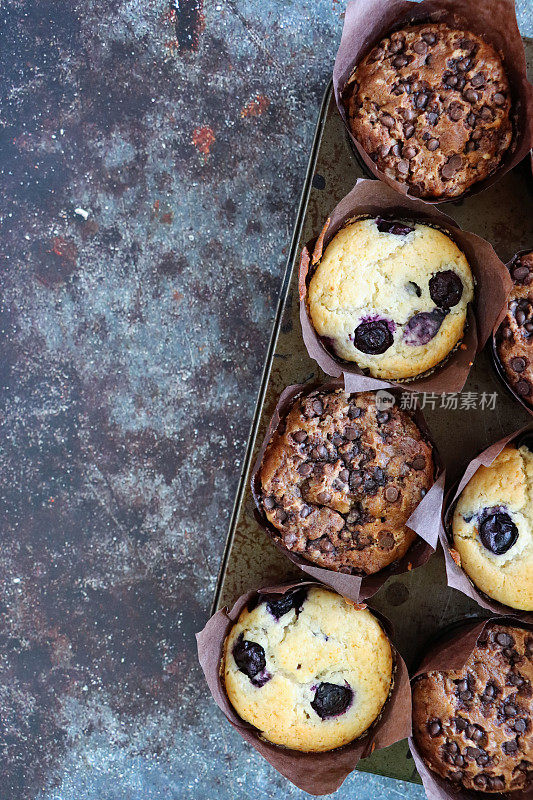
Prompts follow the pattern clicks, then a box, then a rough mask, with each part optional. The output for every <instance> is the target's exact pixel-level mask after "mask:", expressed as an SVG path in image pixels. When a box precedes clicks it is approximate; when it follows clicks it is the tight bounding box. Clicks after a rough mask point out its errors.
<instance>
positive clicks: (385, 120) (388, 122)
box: [380, 114, 394, 128]
mask: <svg viewBox="0 0 533 800" xmlns="http://www.w3.org/2000/svg"><path fill="white" fill-rule="evenodd" d="M380 121H381V124H382V125H384V126H385V127H386V128H394V118H393V117H391V115H390V114H383V116H382V117H381V120H380Z"/></svg>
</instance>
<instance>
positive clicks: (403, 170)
mask: <svg viewBox="0 0 533 800" xmlns="http://www.w3.org/2000/svg"><path fill="white" fill-rule="evenodd" d="M396 168H397V170H398V172H399V173H400V175H407V174H408V173H409V162H408V161H404V160H403V159H402V160H401V161H398V164H397V166H396Z"/></svg>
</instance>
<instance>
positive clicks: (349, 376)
mask: <svg viewBox="0 0 533 800" xmlns="http://www.w3.org/2000/svg"><path fill="white" fill-rule="evenodd" d="M365 216H366V217H377V216H383V217H385V218H395V219H410V220H414V221H417V222H422V223H428V224H430V225H433V226H435V227H438V228H440V229H441V230H443V231H444V232H445V233H446V234H447V235H449V236H450V238H451V239H453V241H454V242H455V243H456V244H457V246H458V247H459V248H460V249H461V250H462V251H463V252H464V254H465V256H466V259H467V261H468V263H469V264H470V269H471V270H472V274H473V275H474V277H475V281H476V287H475V298H474V303H473V308H469V311H468V317H467V325H466V331H465V335H464V337H463V340H462V343H461V345H460V346H459V347H458V348H456V350H455V351H454V352H453V353H451V355H450V356H448V358H447V360H446V361H444V362H443V363H442V364H441V365H439V366H437V367H435V369H434V370H433V371H432V372H431V374H429V375H426V376H422V377H419V378H410V379H409V380H408V381H394V382H390V381H385V380H381V379H378V378H371V377H368V376H366V375H364V374H363V372H362V371H361V370H360V369H359V367H358V366H357V364H355V363H349V362H347V361H342V360H340V359H337V358H335V356H334V355H332V354H331V353H329V352H328V351H327V350H326V349H325V347H324V345H323V344H322V342H321V340H320V337H319V336H318V334H317V332H316V331H315V329H314V327H313V325H312V323H311V320H310V318H309V314H308V311H307V302H306V298H307V285H308V279H310V277H311V275H312V273H313V270H314V267H315V265H316V264H317V263H318V262H319V261H320V258H321V257H322V253H323V251H324V250H325V249H326V247H327V245H328V244H329V242H330V241H331V240H332V238H333V237H334V236H335V234H336V233H337V232H338V231H339V230H340V229H341V228H342V227H343V225H344V224H345V223H346V222H347V221H348V220H350V219H353V218H354V217H365ZM511 287H512V280H511V277H510V275H509V271H508V270H507V268H506V267H505V264H503V262H502V261H500V259H499V258H498V256H497V255H496V253H495V252H494V249H493V247H492V245H491V244H489V242H487V241H485V239H481V238H480V237H479V236H476V235H475V234H474V233H469V232H468V231H463V230H461V228H459V226H458V225H457V223H456V222H455V221H454V220H452V219H451V217H448V216H447V215H446V214H443V213H442V212H441V211H439V210H438V209H437V208H435V207H434V206H430V205H428V204H427V203H422V202H420V200H415V199H413V198H411V197H406V196H404V197H401V196H400V195H398V194H397V193H396V192H394V191H393V190H392V189H390V188H389V187H388V186H385V185H384V184H383V183H379V182H378V181H372V180H365V179H360V180H358V181H357V183H356V184H355V186H354V188H353V189H352V191H351V192H350V193H349V194H347V195H346V197H344V198H343V199H342V200H341V201H340V203H339V204H338V205H337V206H336V207H335V208H334V209H333V211H332V212H331V214H330V215H329V217H328V219H327V220H326V223H325V225H324V227H323V229H322V231H321V233H320V234H319V236H318V238H317V239H315V240H313V241H311V242H308V243H307V244H306V245H305V246H304V247H303V249H302V252H301V255H300V271H299V294H300V322H301V326H302V335H303V340H304V343H305V346H306V348H307V352H308V353H309V355H310V356H311V358H313V359H314V360H315V361H316V362H317V364H318V365H319V366H320V367H321V369H322V370H323V371H324V372H325V373H326V374H327V375H332V376H334V377H339V376H341V375H344V382H345V386H346V391H347V392H360V391H366V390H369V389H380V388H385V387H390V386H401V387H402V388H404V389H409V390H411V391H417V392H437V393H442V392H459V391H461V389H462V388H463V386H464V384H465V381H466V379H467V377H468V373H469V371H470V367H471V366H472V363H473V361H474V357H475V355H476V353H478V352H479V351H480V350H481V349H482V348H483V345H484V344H485V342H486V341H487V339H488V338H489V336H490V335H491V333H492V329H493V327H494V324H495V322H496V320H497V319H498V317H499V315H500V314H501V312H502V308H503V306H504V304H505V303H506V300H507V296H508V294H509V292H510V290H511Z"/></svg>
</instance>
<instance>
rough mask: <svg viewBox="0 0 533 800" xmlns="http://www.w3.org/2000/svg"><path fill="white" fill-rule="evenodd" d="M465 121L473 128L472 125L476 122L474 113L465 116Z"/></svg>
mask: <svg viewBox="0 0 533 800" xmlns="http://www.w3.org/2000/svg"><path fill="white" fill-rule="evenodd" d="M466 121H467V123H468V124H469V125H470V127H471V128H473V127H474V125H475V124H476V115H475V114H469V115H468V116H467V118H466Z"/></svg>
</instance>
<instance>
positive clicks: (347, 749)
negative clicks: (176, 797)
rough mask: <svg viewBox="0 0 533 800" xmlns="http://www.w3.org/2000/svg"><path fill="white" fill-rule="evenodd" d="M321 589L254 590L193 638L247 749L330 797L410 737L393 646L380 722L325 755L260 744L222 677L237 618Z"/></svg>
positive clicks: (406, 690) (407, 696) (404, 683)
mask: <svg viewBox="0 0 533 800" xmlns="http://www.w3.org/2000/svg"><path fill="white" fill-rule="evenodd" d="M313 585H319V584H317V583H316V582H315V581H304V582H302V583H299V582H298V583H289V584H287V583H286V584H283V585H281V586H269V587H265V588H261V589H254V590H253V591H250V592H247V593H246V594H244V595H242V596H241V597H240V598H239V599H238V600H237V602H236V603H235V605H234V606H233V608H232V609H231V611H228V609H227V608H223V609H221V610H220V611H217V613H216V614H215V615H214V616H212V617H211V619H210V620H209V621H208V623H207V625H206V626H205V628H204V629H203V631H201V632H200V633H198V634H196V639H197V643H198V658H199V661H200V666H201V667H202V670H203V672H204V675H205V678H206V680H207V685H208V686H209V690H210V692H211V695H212V696H213V699H214V701H215V703H216V704H217V706H218V707H219V708H220V710H221V711H222V712H223V714H224V715H225V717H226V718H227V719H228V721H229V722H230V723H231V725H232V726H233V727H234V728H235V729H236V730H237V731H238V732H239V733H240V735H241V736H242V738H243V739H244V740H245V741H246V742H248V744H251V745H252V747H255V749H256V750H257V751H258V752H259V753H260V754H261V755H262V756H263V758H265V759H266V760H267V761H268V762H269V764H271V765H272V766H273V767H274V769H277V771H278V772H280V773H281V774H282V775H283V776H284V777H285V778H288V779H289V780H290V781H291V782H292V783H294V784H295V785H296V786H298V787H299V788H300V789H303V790H304V791H306V792H309V793H310V794H314V795H323V794H330V793H331V792H334V791H335V790H336V789H338V788H339V786H340V785H341V783H342V782H343V781H344V780H345V778H346V777H347V776H348V775H349V774H350V772H352V771H353V770H354V769H355V767H356V765H357V763H358V762H359V760H360V759H361V758H366V757H367V756H369V755H370V754H371V753H373V752H374V750H381V749H382V748H384V747H389V745H391V744H394V743H395V742H398V741H400V740H401V739H405V738H406V737H408V736H409V735H410V734H411V691H410V685H409V675H408V672H407V667H406V666H405V663H404V661H403V659H402V657H401V656H400V654H399V653H398V651H397V650H396V649H395V648H394V646H393V645H392V642H391V647H392V650H393V657H394V675H393V685H392V689H391V692H390V695H389V698H388V700H387V701H386V703H385V705H384V706H383V709H382V711H381V714H380V716H379V717H378V718H377V720H376V721H375V722H374V723H373V724H372V725H371V726H370V728H369V729H368V731H366V732H365V733H363V734H362V735H361V736H360V737H359V738H358V739H356V740H354V741H353V742H351V743H350V744H347V745H344V747H341V748H337V749H336V750H329V751H328V752H325V753H303V752H300V751H298V750H289V749H288V748H285V747H281V746H279V745H275V744H272V743H271V742H268V741H266V739H264V738H262V736H261V734H260V732H259V731H258V730H257V728H255V727H253V726H252V725H250V724H249V723H247V722H244V720H242V719H241V718H240V717H239V716H238V714H237V713H236V711H235V709H234V708H233V706H232V705H231V703H230V702H229V699H228V697H227V694H226V691H225V687H224V679H223V675H222V666H223V657H224V643H225V641H226V638H227V636H228V635H229V633H230V630H231V628H232V627H233V625H234V623H235V622H236V620H237V619H238V617H239V614H240V613H241V611H242V610H243V608H245V606H247V604H248V603H249V601H250V600H251V599H252V598H254V597H255V596H257V595H258V594H285V592H287V591H290V590H291V589H293V588H294V587H296V586H297V587H300V586H313ZM369 610H370V611H371V612H372V613H373V614H374V616H376V618H377V619H378V621H379V622H380V624H381V625H382V627H383V629H384V630H385V632H386V634H387V635H388V636H389V639H390V638H391V625H390V622H389V621H388V620H387V619H386V617H384V616H383V615H382V614H380V613H378V612H377V611H375V610H374V609H371V608H370V609H369Z"/></svg>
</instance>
